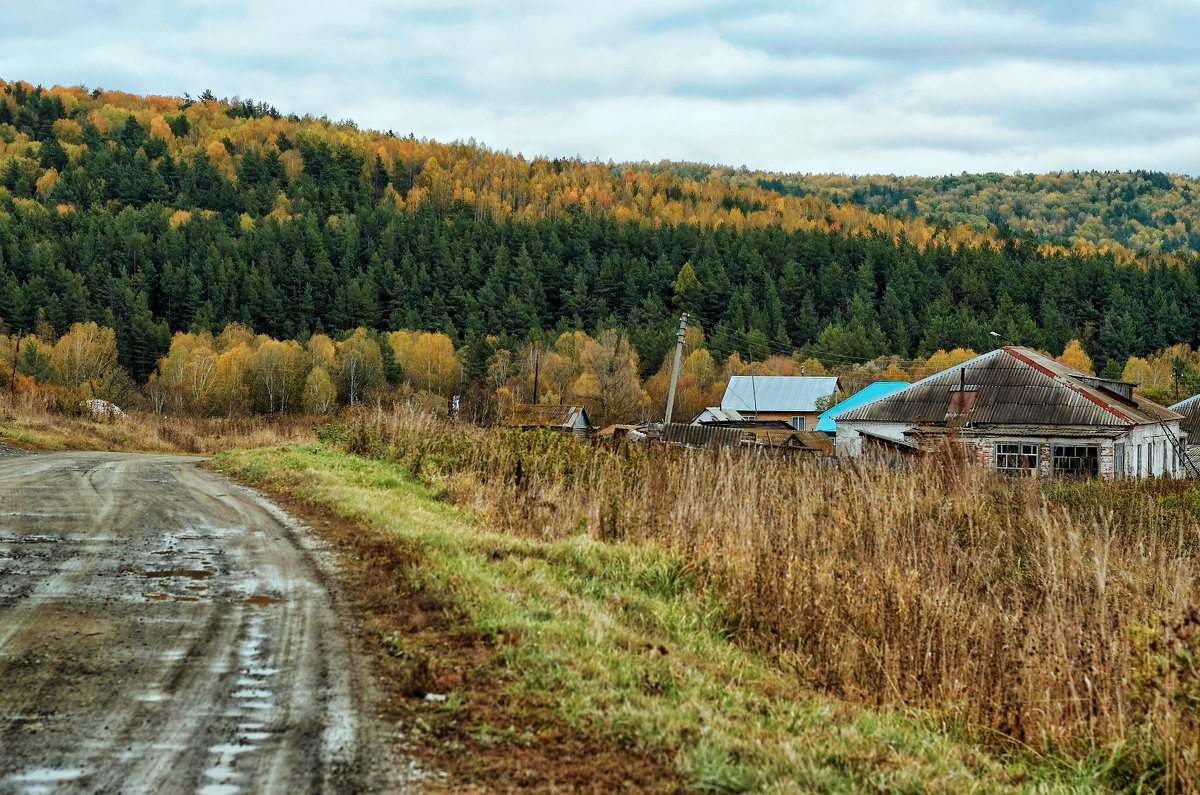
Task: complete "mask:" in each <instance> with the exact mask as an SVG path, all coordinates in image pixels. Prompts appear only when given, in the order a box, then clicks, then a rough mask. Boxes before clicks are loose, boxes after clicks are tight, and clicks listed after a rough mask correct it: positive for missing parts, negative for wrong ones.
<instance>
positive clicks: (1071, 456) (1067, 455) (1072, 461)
mask: <svg viewBox="0 0 1200 795" xmlns="http://www.w3.org/2000/svg"><path fill="white" fill-rule="evenodd" d="M1050 461H1051V466H1052V471H1053V472H1054V474H1055V475H1065V476H1067V477H1088V476H1092V475H1096V474H1098V473H1099V472H1100V448H1099V447H1097V446H1095V445H1060V444H1056V445H1054V449H1053V451H1052V454H1051V456H1050Z"/></svg>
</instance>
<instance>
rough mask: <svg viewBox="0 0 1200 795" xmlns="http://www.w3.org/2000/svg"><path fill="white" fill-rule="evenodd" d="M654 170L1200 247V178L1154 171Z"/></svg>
mask: <svg viewBox="0 0 1200 795" xmlns="http://www.w3.org/2000/svg"><path fill="white" fill-rule="evenodd" d="M652 170H653V171H655V172H660V171H661V172H667V173H672V174H676V175H681V174H686V175H688V176H690V177H691V178H692V179H699V180H704V179H716V180H719V181H722V182H725V183H727V184H730V185H753V186H755V187H759V188H766V189H769V190H775V191H779V192H780V193H783V194H786V195H799V196H819V197H821V198H824V199H828V200H831V201H834V202H837V203H838V204H842V203H850V204H852V205H854V206H856V207H860V208H866V209H868V210H872V211H876V212H885V213H891V214H894V215H897V216H904V217H921V218H926V219H928V220H930V221H932V222H935V223H949V224H966V225H968V226H970V227H972V228H974V229H977V230H981V231H984V230H987V229H990V228H992V227H996V226H1002V227H1007V228H1008V229H1009V230H1011V231H1012V233H1013V234H1017V235H1020V234H1024V233H1029V234H1032V235H1033V236H1034V237H1035V238H1036V239H1038V240H1039V241H1042V242H1045V243H1058V244H1062V245H1067V246H1070V247H1072V248H1073V249H1074V250H1076V251H1083V252H1088V251H1110V252H1112V253H1113V254H1114V255H1115V256H1117V257H1118V258H1119V259H1121V260H1123V261H1129V260H1132V259H1133V258H1134V256H1135V255H1136V254H1142V253H1149V254H1170V253H1172V252H1179V253H1181V254H1185V255H1193V254H1196V253H1197V252H1200V203H1197V202H1196V201H1195V200H1196V199H1198V198H1200V179H1196V178H1193V177H1186V176H1180V175H1177V174H1163V173H1161V172H1157V171H1145V170H1137V171H1125V172H1113V171H1107V172H1100V171H1086V172H1079V171H1064V172H1056V173H1052V174H1012V175H1008V174H967V173H963V174H960V175H958V176H945V177H896V176H891V175H889V176H878V175H875V176H857V177H848V176H844V175H840V174H775V173H767V172H761V171H760V172H752V171H747V170H744V169H739V170H735V169H728V168H720V167H712V166H706V165H693V164H682V163H661V164H658V165H656V166H654V167H653V168H652Z"/></svg>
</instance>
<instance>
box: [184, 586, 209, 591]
mask: <svg viewBox="0 0 1200 795" xmlns="http://www.w3.org/2000/svg"><path fill="white" fill-rule="evenodd" d="M187 589H188V590H189V591H207V590H208V586H207V585H189V586H188V587H187Z"/></svg>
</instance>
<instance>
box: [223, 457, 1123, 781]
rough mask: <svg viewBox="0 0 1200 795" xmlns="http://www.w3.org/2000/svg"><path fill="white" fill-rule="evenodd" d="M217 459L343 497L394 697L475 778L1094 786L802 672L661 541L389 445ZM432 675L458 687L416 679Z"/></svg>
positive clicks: (460, 776)
mask: <svg viewBox="0 0 1200 795" xmlns="http://www.w3.org/2000/svg"><path fill="white" fill-rule="evenodd" d="M216 465H217V466H218V467H219V468H221V469H222V470H224V471H225V472H227V473H229V474H230V475H233V476H235V477H238V478H241V479H243V480H245V481H248V482H250V483H253V484H255V485H258V486H260V487H263V488H265V489H267V490H269V491H272V492H274V493H276V494H278V495H280V496H281V497H283V498H285V499H287V500H290V501H291V504H292V505H293V507H296V506H297V505H307V506H309V508H310V509H312V510H310V513H309V515H310V518H312V517H314V516H319V515H320V512H321V511H327V512H332V513H333V514H335V515H336V516H339V517H341V519H342V521H343V522H344V523H345V524H346V525H347V529H345V530H343V531H342V533H341V534H340V536H339V537H338V538H337V539H336V540H337V542H338V543H340V544H341V545H342V546H343V547H345V548H347V550H348V551H350V552H352V555H350V556H349V558H350V559H353V560H356V561H358V563H357V564H351V565H358V566H359V568H360V569H361V571H360V572H359V574H358V580H357V581H358V582H359V583H360V585H361V584H363V583H366V582H369V581H370V582H374V585H372V586H370V587H367V588H365V589H360V593H362V594H366V596H365V597H363V598H360V599H359V601H358V608H359V619H360V622H361V623H362V624H363V626H365V627H366V628H367V631H368V633H369V635H370V636H371V638H372V641H373V642H374V643H375V644H376V648H377V649H378V653H379V656H380V659H381V661H382V663H381V664H382V666H383V669H384V673H385V676H387V677H389V678H390V679H391V681H392V684H393V688H392V691H393V695H394V698H393V704H392V707H391V710H390V714H392V715H393V716H394V717H395V718H396V719H397V720H398V721H399V722H401V724H402V725H404V726H406V727H407V731H408V733H409V735H410V737H411V738H412V739H413V740H414V742H415V743H416V745H417V747H418V749H419V751H420V752H421V753H423V754H425V755H426V756H428V757H429V758H431V759H433V760H434V761H435V762H436V763H437V764H438V765H440V766H442V767H443V768H444V769H447V770H449V771H450V772H451V775H452V776H453V777H454V778H453V779H452V780H454V781H457V782H458V783H459V784H461V785H468V784H471V783H474V784H482V785H486V786H489V787H492V788H499V789H507V788H518V787H519V788H521V789H523V790H527V789H535V790H536V789H547V790H548V789H554V788H558V787H565V786H581V787H584V788H588V789H591V788H594V787H597V786H601V787H604V788H607V787H609V786H619V785H620V784H622V783H623V784H625V786H632V787H635V788H637V789H647V788H648V789H657V790H660V791H670V790H676V789H685V790H693V789H695V790H707V791H742V790H755V791H795V790H796V789H802V790H820V791H861V790H888V791H895V790H898V791H914V792H915V791H931V790H932V791H939V790H940V791H976V790H982V791H1008V790H1018V791H1027V790H1029V789H1036V790H1071V789H1077V788H1078V789H1089V788H1090V786H1092V785H1094V784H1095V783H1096V781H1097V779H1096V778H1095V776H1097V775H1099V774H1100V771H1099V770H1098V769H1091V768H1078V767H1075V768H1073V767H1072V766H1070V765H1067V764H1059V763H1054V762H1052V761H1050V760H1044V759H1039V758H1035V757H1032V756H1017V755H1007V756H1000V755H997V753H995V752H994V751H990V750H988V749H985V748H983V747H982V746H980V745H978V744H977V743H975V742H973V741H972V740H971V739H969V738H966V737H962V736H958V735H957V734H956V732H955V731H954V730H953V729H952V728H951V729H947V728H946V727H944V726H942V725H941V724H940V723H939V722H938V720H937V719H936V718H935V717H933V716H930V715H925V714H919V713H907V714H900V713H896V712H882V711H881V712H873V711H869V710H864V709H860V708H854V707H850V706H848V705H846V704H844V703H841V702H838V701H836V700H834V699H829V698H826V697H822V696H818V695H814V694H812V693H811V692H804V691H803V690H801V689H800V687H799V685H798V683H797V680H798V677H794V676H789V674H788V673H787V672H786V671H782V670H779V669H778V667H777V666H775V665H773V664H772V663H771V662H770V661H768V660H766V659H765V658H759V657H756V656H755V655H753V654H751V653H748V652H747V651H745V650H742V649H739V648H737V647H735V646H733V645H732V644H730V643H728V642H727V641H726V639H725V633H724V632H723V628H722V626H721V625H720V622H719V615H720V611H719V609H718V607H717V603H716V599H715V598H714V596H713V595H712V594H709V593H705V592H703V591H702V590H701V589H700V588H699V587H698V586H697V585H696V582H695V581H694V578H693V577H692V575H691V571H690V569H689V566H688V565H687V563H686V562H685V561H683V560H681V559H679V558H678V557H675V556H672V555H670V554H667V553H665V552H663V551H661V550H658V549H655V548H653V547H647V546H637V547H634V546H630V545H620V544H600V543H596V542H593V541H589V540H586V539H583V538H581V537H574V538H570V539H567V540H564V541H558V542H536V541H529V540H525V539H516V538H513V537H511V536H506V535H502V534H499V533H495V532H490V531H489V530H488V529H487V528H485V527H481V526H479V523H477V522H474V521H473V520H472V518H471V517H470V516H468V515H465V514H463V513H462V512H461V511H459V510H458V509H456V508H454V507H453V506H450V505H447V504H446V503H445V502H442V501H439V500H438V499H437V495H435V494H433V493H432V492H431V491H429V490H428V489H427V488H425V487H424V486H421V485H418V484H416V483H415V482H413V481H412V480H411V479H410V478H409V477H408V476H407V475H406V474H405V472H404V471H402V470H401V469H399V468H398V467H396V466H395V465H393V464H390V463H386V462H382V461H377V460H369V459H363V458H358V457H353V456H349V455H344V454H341V453H337V452H334V451H332V450H330V449H328V448H326V447H324V446H321V445H318V444H312V445H305V446H290V447H276V448H268V449H258V450H251V451H234V452H228V453H225V454H222V455H221V456H219V457H218V459H217V460H216ZM314 524H316V525H318V526H320V524H321V522H319V521H318V522H314ZM389 549H391V550H392V551H391V552H389V551H388V550H389ZM372 569H373V570H374V571H371V570H372ZM381 573H382V574H383V575H384V576H383V577H382V578H380V577H379V575H380V574H381ZM372 577H374V578H375V579H374V580H372ZM380 579H382V580H385V581H386V584H384V583H380V582H379V581H378V580H380ZM431 691H432V692H439V693H441V694H443V695H446V696H447V700H446V701H444V702H435V703H428V702H425V701H423V700H421V699H420V698H419V696H422V695H424V693H425V692H431ZM572 751H573V753H572ZM556 760H557V761H556ZM572 760H574V766H573V767H572Z"/></svg>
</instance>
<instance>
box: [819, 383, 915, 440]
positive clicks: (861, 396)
mask: <svg viewBox="0 0 1200 795" xmlns="http://www.w3.org/2000/svg"><path fill="white" fill-rule="evenodd" d="M906 386H908V382H907V381H876V382H875V383H873V384H867V385H866V386H865V387H863V388H862V389H860V390H859V391H857V392H855V393H854V394H853V395H851V396H850V397H848V398H846V399H845V400H843V401H842V402H841V403H838V404H837V405H836V406H831V407H829V408H827V409H825V411H823V412H821V414H820V416H818V417H817V427H816V430H818V431H825V433H837V422H836V421H835V420H834V417H835V416H836V415H837V413H838V412H840V411H846V410H847V409H852V408H855V407H856V406H861V405H863V404H864V403H870V402H871V401H872V400H875V399H876V398H881V397H883V396H884V395H890V394H892V393H893V392H898V391H899V390H901V389H904V387H906Z"/></svg>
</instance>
